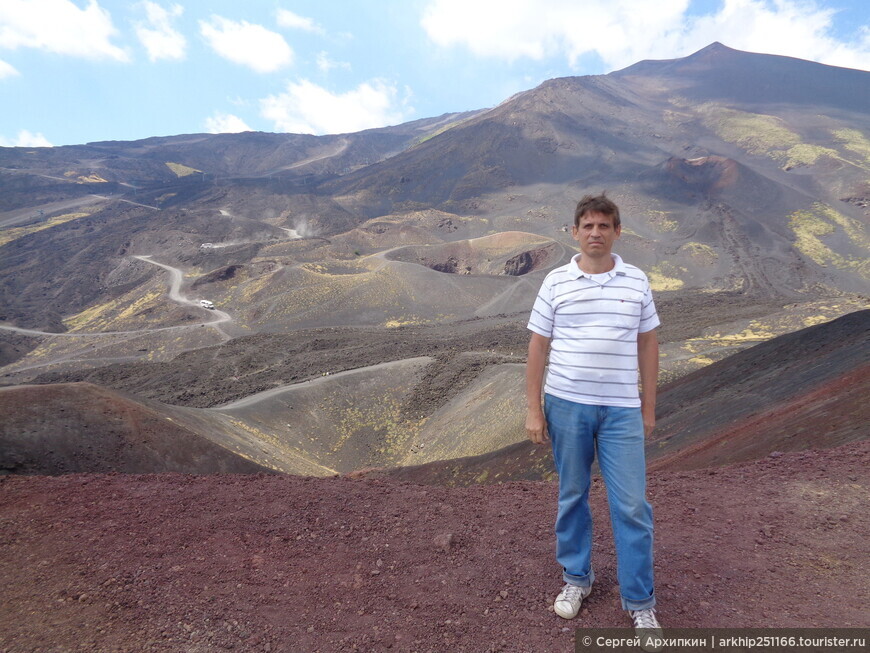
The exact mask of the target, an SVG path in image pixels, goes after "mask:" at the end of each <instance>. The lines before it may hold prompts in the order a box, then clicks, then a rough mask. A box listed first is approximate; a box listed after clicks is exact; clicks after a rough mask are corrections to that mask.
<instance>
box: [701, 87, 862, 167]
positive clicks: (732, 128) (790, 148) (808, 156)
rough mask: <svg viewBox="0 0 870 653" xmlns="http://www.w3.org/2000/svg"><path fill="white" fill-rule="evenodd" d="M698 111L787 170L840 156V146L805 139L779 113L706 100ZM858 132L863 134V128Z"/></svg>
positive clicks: (725, 136) (728, 137) (724, 135)
mask: <svg viewBox="0 0 870 653" xmlns="http://www.w3.org/2000/svg"><path fill="white" fill-rule="evenodd" d="M698 112H699V113H700V114H701V121H702V122H703V123H704V126H706V127H707V128H708V129H712V130H713V131H714V132H715V133H716V135H717V136H719V138H721V139H722V140H724V141H727V142H729V143H734V144H736V145H738V146H740V147H742V148H743V149H744V150H746V151H747V152H749V153H750V154H757V155H766V156H769V157H770V158H772V159H774V160H775V161H778V162H779V163H781V164H782V167H783V168H784V169H785V170H790V169H791V168H795V167H797V166H809V165H813V164H814V163H816V162H817V161H818V160H819V159H820V158H822V157H825V156H826V157H830V158H833V159H840V153H839V152H837V150H834V149H831V148H830V147H823V146H821V145H812V144H810V143H804V142H802V141H801V137H800V135H799V134H796V133H795V132H793V131H791V130H790V129H789V128H788V127H787V126H786V124H785V122H784V121H783V120H781V119H780V118H777V117H776V116H769V115H766V114H763V113H750V112H748V111H738V110H737V109H729V108H726V107H723V106H721V105H718V104H716V103H714V102H707V103H706V104H702V105H701V106H699V107H698ZM841 131H844V132H850V133H849V134H848V135H847V136H844V140H848V141H849V142H850V143H858V142H859V141H858V140H857V139H856V138H855V135H854V134H852V133H851V132H856V130H854V129H851V130H841ZM857 134H858V135H859V136H860V135H861V134H860V132H857ZM865 142H866V139H865ZM868 147H870V143H868Z"/></svg>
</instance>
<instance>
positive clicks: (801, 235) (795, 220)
mask: <svg viewBox="0 0 870 653" xmlns="http://www.w3.org/2000/svg"><path fill="white" fill-rule="evenodd" d="M789 227H790V228H791V230H792V231H793V232H794V235H795V247H796V248H797V250H798V251H799V252H800V253H801V254H803V255H804V256H807V257H808V258H810V259H812V260H813V261H814V262H816V263H817V264H818V265H822V266H827V265H829V264H830V265H833V266H834V267H836V268H839V269H841V270H854V271H855V272H857V273H858V274H860V275H861V276H863V277H867V278H870V258H868V257H870V251H868V256H865V257H863V258H854V257H851V256H844V255H842V254H840V253H838V252H835V251H834V250H832V249H831V248H830V247H829V246H828V245H827V244H825V242H824V241H823V240H822V238H823V237H824V236H829V235H830V234H832V233H834V232H835V231H836V230H837V227H840V228H841V229H843V230H844V231H845V232H846V235H848V236H849V239H850V240H851V241H852V242H854V243H855V244H856V245H858V246H860V247H862V248H864V249H868V250H870V246H868V240H867V235H866V232H865V230H864V226H863V225H861V224H860V223H859V222H857V221H855V220H852V219H850V218H848V217H846V216H844V215H842V214H840V213H838V212H837V211H835V210H834V209H832V208H831V207H829V206H825V205H824V204H819V203H816V204H814V205H813V207H812V209H811V210H809V211H795V212H794V213H792V214H791V216H789Z"/></svg>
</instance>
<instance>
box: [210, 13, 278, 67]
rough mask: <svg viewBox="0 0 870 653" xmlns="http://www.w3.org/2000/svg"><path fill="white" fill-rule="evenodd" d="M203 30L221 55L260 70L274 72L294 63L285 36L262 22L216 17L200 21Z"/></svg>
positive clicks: (211, 44)
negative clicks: (267, 27) (266, 26)
mask: <svg viewBox="0 0 870 653" xmlns="http://www.w3.org/2000/svg"><path fill="white" fill-rule="evenodd" d="M199 29H200V32H201V33H202V35H203V36H204V37H205V39H206V40H207V41H208V43H209V45H210V46H211V47H212V49H214V51H215V52H217V53H218V54H219V55H221V56H222V57H224V58H225V59H229V60H230V61H233V62H235V63H238V64H242V65H243V66H248V67H249V68H252V69H253V70H255V71H256V72H258V73H271V72H274V71H276V70H278V69H280V68H283V67H284V66H288V65H290V64H291V63H292V62H293V50H292V49H291V48H290V46H289V45H287V42H286V41H285V40H284V37H283V36H281V35H280V34H278V33H277V32H272V31H270V30H267V29H266V28H265V27H263V26H262V25H254V24H252V23H249V22H247V21H245V20H242V21H239V22H236V21H234V20H229V19H228V18H224V17H223V16H212V17H211V19H210V20H208V21H205V20H201V21H199Z"/></svg>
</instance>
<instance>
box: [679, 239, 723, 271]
mask: <svg viewBox="0 0 870 653" xmlns="http://www.w3.org/2000/svg"><path fill="white" fill-rule="evenodd" d="M680 250H681V251H683V252H686V253H687V254H688V255H689V256H691V257H692V259H693V260H695V261H697V262H698V263H703V264H704V265H713V264H714V263H715V262H716V261H717V260H719V255H718V254H716V252H715V251H713V248H712V247H710V246H709V245H705V244H704V243H692V242H689V243H685V244H683V245H681V246H680Z"/></svg>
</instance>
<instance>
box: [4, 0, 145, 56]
mask: <svg viewBox="0 0 870 653" xmlns="http://www.w3.org/2000/svg"><path fill="white" fill-rule="evenodd" d="M115 34H117V30H116V29H115V26H114V25H113V24H112V17H111V16H110V15H109V12H108V11H106V10H105V9H103V8H101V7H100V5H99V4H98V3H97V0H89V1H88V3H87V6H86V7H85V8H84V9H80V8H79V7H77V6H76V5H75V4H74V3H73V2H71V0H3V1H2V2H0V48H7V49H10V50H15V49H17V48H35V49H38V50H46V51H47V52H54V53H56V54H64V55H70V56H74V57H83V58H86V59H114V60H115V61H129V57H128V55H127V53H126V52H124V50H122V49H121V48H119V47H117V46H116V45H113V44H112V43H111V38H112V37H113V36H114V35H115Z"/></svg>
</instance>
